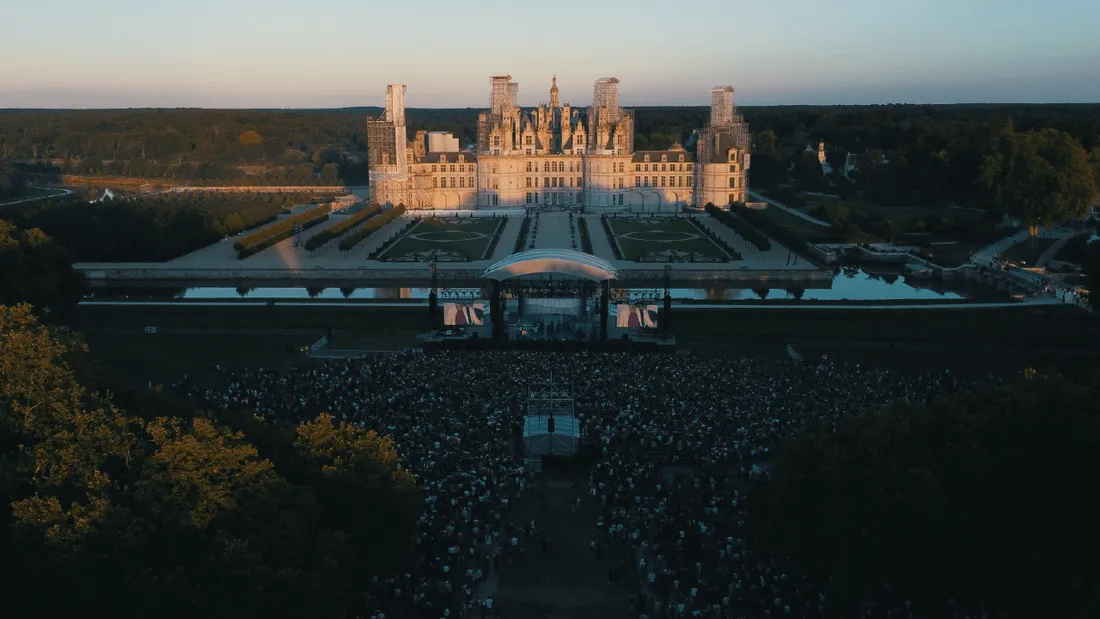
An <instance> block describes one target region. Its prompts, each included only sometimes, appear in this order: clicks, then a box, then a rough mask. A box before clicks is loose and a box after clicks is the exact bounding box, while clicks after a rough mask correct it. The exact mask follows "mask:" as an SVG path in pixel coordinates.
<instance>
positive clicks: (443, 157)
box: [439, 155, 447, 163]
mask: <svg viewBox="0 0 1100 619" xmlns="http://www.w3.org/2000/svg"><path fill="white" fill-rule="evenodd" d="M439 163H447V155H440V156H439Z"/></svg>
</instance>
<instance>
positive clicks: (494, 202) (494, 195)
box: [493, 193, 500, 206]
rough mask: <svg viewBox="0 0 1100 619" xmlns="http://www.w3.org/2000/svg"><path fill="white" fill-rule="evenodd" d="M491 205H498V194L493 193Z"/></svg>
mask: <svg viewBox="0 0 1100 619" xmlns="http://www.w3.org/2000/svg"><path fill="white" fill-rule="evenodd" d="M493 206H500V196H498V195H496V194H495V193H494V194H493Z"/></svg>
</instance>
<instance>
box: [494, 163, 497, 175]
mask: <svg viewBox="0 0 1100 619" xmlns="http://www.w3.org/2000/svg"><path fill="white" fill-rule="evenodd" d="M496 173H497V167H496V166H495V165H494V166H493V174H496Z"/></svg>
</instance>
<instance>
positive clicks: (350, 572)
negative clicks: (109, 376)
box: [0, 305, 421, 619]
mask: <svg viewBox="0 0 1100 619" xmlns="http://www.w3.org/2000/svg"><path fill="white" fill-rule="evenodd" d="M82 354H83V347H82V346H81V345H80V344H79V343H78V342H75V341H72V340H68V339H66V338H64V337H61V336H60V335H58V334H56V333H54V332H53V331H51V330H50V329H47V328H45V327H42V326H40V325H38V324H37V322H36V320H35V318H34V315H33V313H32V311H31V309H30V307H29V306H26V305H22V306H17V307H7V306H0V502H2V503H3V505H4V509H0V570H3V573H4V574H5V577H6V578H7V580H6V581H5V585H6V587H5V600H4V603H5V613H6V614H7V615H11V616H15V617H21V616H84V615H87V616H107V617H116V616H149V615H153V614H155V615H157V616H161V617H168V618H172V619H175V618H177V617H178V618H180V619H183V618H185V617H195V616H205V617H217V618H222V617H225V618H227V619H228V618H230V617H241V616H309V615H317V616H325V617H350V616H365V615H366V614H368V613H366V612H365V611H366V610H367V609H366V607H365V605H366V601H365V599H364V597H363V595H362V592H363V583H365V582H368V581H369V580H370V579H371V578H372V577H376V576H378V577H385V576H388V575H390V574H393V573H395V572H396V571H397V570H398V569H399V568H400V564H401V562H402V560H403V558H404V557H405V556H406V554H407V552H408V548H409V542H410V540H411V533H412V531H413V530H414V526H415V522H416V520H415V519H416V514H417V509H418V508H419V506H420V504H421V503H420V500H419V497H418V493H417V490H416V487H415V484H414V482H413V479H412V476H411V475H409V474H408V473H407V472H406V471H404V469H403V467H402V465H401V462H400V460H399V459H398V457H397V454H396V451H395V449H394V447H393V443H392V441H390V440H389V439H388V438H385V437H381V436H379V435H377V434H374V433H368V432H365V431H363V430H361V429H359V428H358V427H355V426H350V425H347V424H336V423H334V422H333V420H332V418H331V417H328V416H324V417H322V418H320V419H318V420H315V421H314V422H312V423H309V424H306V425H304V426H302V427H301V428H296V427H294V426H290V425H284V424H279V423H272V422H267V421H263V420H259V419H258V418H256V417H253V416H251V415H249V414H244V413H242V414H230V413H227V412H225V411H214V412H211V413H204V414H194V413H193V412H187V411H188V408H187V406H186V404H183V403H176V402H171V401H169V399H167V398H165V397H160V398H157V397H149V398H146V397H144V396H143V397H140V398H138V397H134V396H127V400H128V401H129V402H130V404H131V405H139V406H140V408H141V412H142V416H140V417H135V416H130V415H128V414H126V413H125V412H123V411H121V410H119V409H118V408H116V407H115V406H114V404H113V402H112V401H111V400H110V399H109V398H107V397H104V396H102V395H100V394H99V393H97V392H96V391H93V390H92V389H89V388H87V387H85V386H84V385H83V384H82V382H81V380H79V379H78V378H77V375H76V373H75V372H74V371H73V369H72V367H70V364H69V360H70V359H80V358H81V357H82ZM139 400H144V403H142V404H139ZM158 409H160V410H162V411H170V410H176V411H177V412H181V413H183V414H182V415H181V416H167V415H164V414H163V413H159V414H158ZM59 589H61V590H64V591H65V592H66V595H64V596H59V595H53V594H51V592H55V591H56V590H59Z"/></svg>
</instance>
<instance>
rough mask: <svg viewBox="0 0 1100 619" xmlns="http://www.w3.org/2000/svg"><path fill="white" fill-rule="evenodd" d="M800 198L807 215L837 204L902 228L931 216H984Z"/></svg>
mask: <svg viewBox="0 0 1100 619" xmlns="http://www.w3.org/2000/svg"><path fill="white" fill-rule="evenodd" d="M802 197H803V198H804V199H805V200H806V206H804V207H802V208H801V209H799V210H801V211H803V212H805V213H806V214H808V215H813V211H814V210H816V209H817V207H819V206H824V207H825V208H832V207H835V206H836V205H838V204H843V205H844V207H845V208H847V209H848V210H849V211H851V212H852V213H855V214H857V215H860V216H862V217H867V218H869V219H884V220H887V221H893V222H894V223H896V224H897V225H898V226H900V227H902V228H905V227H907V226H909V224H910V222H912V221H913V220H914V219H917V218H924V217H928V216H931V215H935V216H937V217H940V218H942V219H945V220H946V219H954V220H957V221H961V220H974V219H980V218H981V217H983V215H984V214H983V213H981V212H978V211H971V210H967V209H959V208H949V207H946V206H885V205H882V204H874V203H871V202H863V201H860V200H846V199H844V198H830V197H827V196H813V195H805V194H803V196H802Z"/></svg>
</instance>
